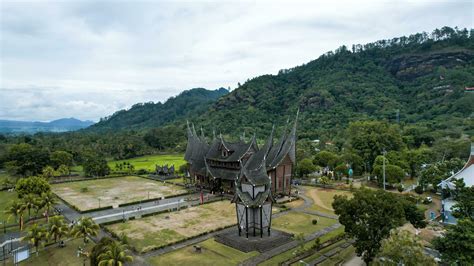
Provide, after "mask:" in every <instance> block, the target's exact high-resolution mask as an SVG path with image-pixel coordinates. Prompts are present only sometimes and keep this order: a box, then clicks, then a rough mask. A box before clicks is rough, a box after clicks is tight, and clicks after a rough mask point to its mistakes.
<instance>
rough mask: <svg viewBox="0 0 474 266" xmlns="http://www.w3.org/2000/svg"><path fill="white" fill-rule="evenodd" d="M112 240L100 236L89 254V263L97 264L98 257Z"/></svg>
mask: <svg viewBox="0 0 474 266" xmlns="http://www.w3.org/2000/svg"><path fill="white" fill-rule="evenodd" d="M113 242H114V240H113V239H112V238H110V237H102V238H101V239H100V240H99V242H97V244H95V245H94V247H93V248H92V250H91V253H90V256H89V258H90V263H91V265H97V264H99V260H98V257H99V256H100V255H101V254H103V253H105V252H106V250H105V248H106V247H107V246H108V245H110V244H111V243H113Z"/></svg>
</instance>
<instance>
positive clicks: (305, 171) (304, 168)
mask: <svg viewBox="0 0 474 266" xmlns="http://www.w3.org/2000/svg"><path fill="white" fill-rule="evenodd" d="M314 171H316V166H315V165H314V164H313V161H312V160H311V159H309V158H305V159H303V160H301V161H300V162H299V163H298V164H297V166H296V172H297V173H298V176H300V177H303V176H307V175H309V174H311V173H312V172H314Z"/></svg>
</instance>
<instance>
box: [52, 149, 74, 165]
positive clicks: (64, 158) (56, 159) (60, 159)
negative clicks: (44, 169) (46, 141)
mask: <svg viewBox="0 0 474 266" xmlns="http://www.w3.org/2000/svg"><path fill="white" fill-rule="evenodd" d="M49 158H50V161H51V166H52V167H53V168H54V169H58V168H59V166H61V165H65V166H67V167H71V166H72V163H73V156H72V154H70V153H69V152H66V151H54V152H52V153H51V155H50V157H49Z"/></svg>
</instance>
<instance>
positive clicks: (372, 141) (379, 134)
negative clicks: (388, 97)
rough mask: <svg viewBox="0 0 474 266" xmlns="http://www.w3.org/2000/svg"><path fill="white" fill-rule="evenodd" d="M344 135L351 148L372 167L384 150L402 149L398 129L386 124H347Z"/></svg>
mask: <svg viewBox="0 0 474 266" xmlns="http://www.w3.org/2000/svg"><path fill="white" fill-rule="evenodd" d="M346 135H347V136H348V137H349V143H350V144H351V146H352V148H353V149H354V150H355V151H356V152H357V154H358V155H359V156H360V157H362V158H363V159H364V161H365V162H366V163H367V164H368V165H372V164H373V163H374V161H375V158H376V157H377V156H378V155H380V154H382V151H383V150H384V149H385V150H387V151H391V150H395V151H398V150H401V149H402V147H403V142H402V138H401V135H400V132H399V130H398V127H397V126H393V125H390V124H388V123H386V122H380V121H359V122H353V123H350V124H349V128H348V129H347V133H346Z"/></svg>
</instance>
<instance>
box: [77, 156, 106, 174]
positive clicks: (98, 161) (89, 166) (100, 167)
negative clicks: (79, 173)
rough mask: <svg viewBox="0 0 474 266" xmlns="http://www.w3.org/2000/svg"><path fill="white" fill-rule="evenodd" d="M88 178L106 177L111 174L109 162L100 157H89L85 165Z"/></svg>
mask: <svg viewBox="0 0 474 266" xmlns="http://www.w3.org/2000/svg"><path fill="white" fill-rule="evenodd" d="M83 167H84V174H85V175H86V176H105V175H108V174H109V172H110V168H109V166H108V165H107V161H106V160H105V159H104V158H103V157H100V156H98V155H89V156H88V157H87V158H86V160H85V162H84V163H83Z"/></svg>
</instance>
